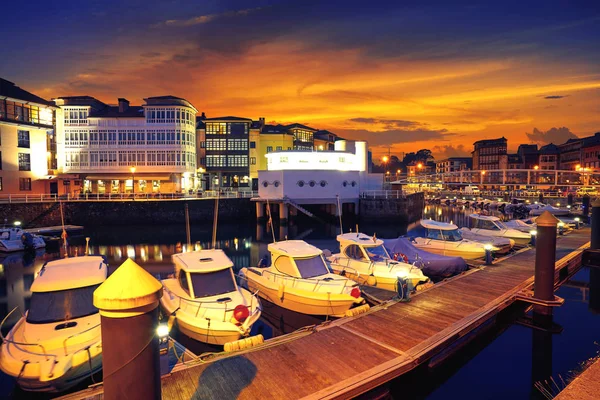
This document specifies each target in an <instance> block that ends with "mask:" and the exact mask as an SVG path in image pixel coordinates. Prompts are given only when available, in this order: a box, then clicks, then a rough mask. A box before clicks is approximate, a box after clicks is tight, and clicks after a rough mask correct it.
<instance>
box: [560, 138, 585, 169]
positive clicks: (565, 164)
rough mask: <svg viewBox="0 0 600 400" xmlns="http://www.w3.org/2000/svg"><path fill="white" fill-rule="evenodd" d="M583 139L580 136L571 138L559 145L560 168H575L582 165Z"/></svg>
mask: <svg viewBox="0 0 600 400" xmlns="http://www.w3.org/2000/svg"><path fill="white" fill-rule="evenodd" d="M582 144H583V140H582V139H580V138H577V139H569V140H567V141H566V142H565V143H563V144H560V145H558V149H559V151H560V158H559V169H561V170H575V169H576V168H577V166H578V165H579V166H581V162H582V160H581V147H582Z"/></svg>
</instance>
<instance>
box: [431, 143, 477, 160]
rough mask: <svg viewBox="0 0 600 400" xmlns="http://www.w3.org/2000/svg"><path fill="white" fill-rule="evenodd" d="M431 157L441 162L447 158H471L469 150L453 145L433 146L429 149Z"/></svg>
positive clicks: (460, 145) (462, 146)
mask: <svg viewBox="0 0 600 400" xmlns="http://www.w3.org/2000/svg"><path fill="white" fill-rule="evenodd" d="M431 151H432V153H433V156H434V157H435V159H436V160H443V159H445V158H449V157H469V156H471V150H470V149H468V148H467V147H465V146H464V145H462V144H459V145H457V146H454V145H451V144H449V145H441V146H433V148H432V149H431Z"/></svg>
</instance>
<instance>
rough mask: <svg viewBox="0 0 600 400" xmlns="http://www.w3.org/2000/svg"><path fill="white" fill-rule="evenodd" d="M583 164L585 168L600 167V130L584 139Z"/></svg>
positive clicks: (582, 149)
mask: <svg viewBox="0 0 600 400" xmlns="http://www.w3.org/2000/svg"><path fill="white" fill-rule="evenodd" d="M581 153H582V154H581V166H582V167H584V168H591V169H599V168H600V132H598V133H596V134H595V135H594V136H590V137H587V138H584V139H583V145H582V148H581Z"/></svg>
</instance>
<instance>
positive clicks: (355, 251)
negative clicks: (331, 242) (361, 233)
mask: <svg viewBox="0 0 600 400" xmlns="http://www.w3.org/2000/svg"><path fill="white" fill-rule="evenodd" d="M344 253H346V255H347V256H348V258H351V259H353V260H359V261H366V258H365V256H364V254H363V252H362V250H361V249H360V246H359V245H357V244H351V245H349V246H348V247H346V250H344Z"/></svg>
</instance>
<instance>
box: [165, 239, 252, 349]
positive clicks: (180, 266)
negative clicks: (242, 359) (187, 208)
mask: <svg viewBox="0 0 600 400" xmlns="http://www.w3.org/2000/svg"><path fill="white" fill-rule="evenodd" d="M172 259H173V263H174V264H175V277H174V278H170V279H163V280H162V284H163V287H164V290H165V293H164V295H163V297H162V298H161V299H160V304H161V306H162V308H163V310H164V311H165V313H166V314H167V315H169V316H173V317H174V318H175V321H176V322H177V326H178V327H179V330H180V331H181V332H182V333H184V334H185V335H187V336H189V337H190V338H192V339H195V340H197V341H199V342H204V343H210V344H216V345H224V344H226V343H228V342H234V341H236V340H239V339H241V338H242V337H245V336H248V335H249V334H250V329H251V328H252V325H253V324H254V323H255V322H256V321H258V319H259V318H260V313H261V305H260V301H259V299H258V298H257V297H256V295H255V294H252V293H250V292H249V291H248V290H246V289H244V288H242V287H240V286H238V284H237V282H236V279H235V275H234V273H233V262H232V261H231V260H230V259H229V257H227V255H226V254H225V253H224V252H223V250H199V251H191V252H187V253H179V254H174V255H173V256H172Z"/></svg>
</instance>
